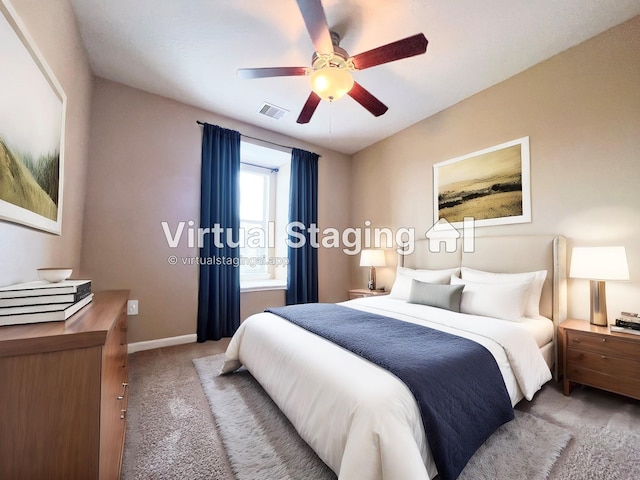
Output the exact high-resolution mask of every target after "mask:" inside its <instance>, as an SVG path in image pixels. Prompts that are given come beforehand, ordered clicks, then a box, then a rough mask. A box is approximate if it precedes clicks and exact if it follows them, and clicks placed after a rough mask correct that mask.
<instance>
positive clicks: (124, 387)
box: [118, 382, 129, 418]
mask: <svg viewBox="0 0 640 480" xmlns="http://www.w3.org/2000/svg"><path fill="white" fill-rule="evenodd" d="M128 386H129V384H128V383H125V382H122V394H121V395H119V396H118V400H124V391H125V390H126V389H127V387H128ZM120 418H122V417H120Z"/></svg>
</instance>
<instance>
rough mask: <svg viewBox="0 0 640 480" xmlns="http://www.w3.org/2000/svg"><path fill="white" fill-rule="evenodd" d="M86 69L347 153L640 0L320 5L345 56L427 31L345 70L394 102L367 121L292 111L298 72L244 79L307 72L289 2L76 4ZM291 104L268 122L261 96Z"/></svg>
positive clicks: (302, 88) (620, 17)
mask: <svg viewBox="0 0 640 480" xmlns="http://www.w3.org/2000/svg"><path fill="white" fill-rule="evenodd" d="M71 2H72V5H73V8H74V10H75V13H76V15H77V18H78V23H79V26H80V32H81V35H82V38H83V41H84V43H85V45H86V48H87V50H88V53H89V59H90V62H91V67H92V69H93V71H94V73H95V74H96V75H98V76H100V77H104V78H107V79H110V80H114V81H116V82H120V83H123V84H126V85H130V86H132V87H136V88H140V89H142V90H145V91H148V92H151V93H155V94H159V95H163V96H165V97H169V98H172V99H175V100H178V101H180V102H183V103H186V104H189V105H194V106H197V107H200V108H202V109H205V110H208V111H211V112H215V113H218V114H221V115H225V116H228V117H231V118H234V119H237V120H241V121H244V122H247V123H250V124H254V125H257V126H260V127H263V128H266V129H269V130H273V131H276V132H280V133H283V134H286V135H289V136H291V137H295V138H299V139H302V140H305V141H308V142H311V143H314V144H317V145H321V146H325V147H328V148H331V149H333V150H337V151H340V152H344V153H353V152H356V151H358V150H361V149H362V148H364V147H366V146H368V145H371V144H373V143H375V142H377V141H379V140H382V139H383V138H385V137H388V136H390V135H392V134H393V133H395V132H398V131H400V130H402V129H404V128H406V127H408V126H409V125H412V124H414V123H416V122H417V121H419V120H421V119H423V118H426V117H429V116H430V115H433V114H434V113H436V112H438V111H441V110H443V109H445V108H447V107H449V106H451V105H453V104H455V103H457V102H459V101H460V100H463V99H464V98H466V97H468V96H470V95H472V94H474V93H476V92H479V91H481V90H484V89H486V88H488V87H490V86H491V85H494V84H496V83H498V82H500V81H502V80H504V79H506V78H508V77H510V76H513V75H514V74H516V73H518V72H520V71H522V70H524V69H526V68H528V67H530V66H532V65H535V64H536V63H539V62H540V61H542V60H544V59H546V58H549V57H551V56H552V55H555V54H556V53H559V52H561V51H563V50H565V49H567V48H569V47H571V46H573V45H576V44H578V43H580V42H582V41H583V40H586V39H588V38H590V37H593V36H594V35H596V34H598V33H600V32H602V31H604V30H606V29H608V28H610V27H612V26H615V25H617V24H619V23H622V22H623V21H625V20H627V19H629V18H631V17H633V16H635V15H638V14H640V1H638V0H534V1H532V0H481V1H478V0H455V1H446V0H439V1H438V0H431V1H425V0H323V1H322V3H323V5H324V7H325V12H326V16H327V22H328V24H329V27H330V28H331V29H332V30H335V31H337V32H338V33H339V34H340V35H341V36H342V41H341V43H340V46H341V47H343V48H344V49H346V50H347V51H348V52H349V53H350V54H351V55H355V54H357V53H361V52H363V51H366V50H370V49H372V48H375V47H378V46H380V45H383V44H386V43H389V42H393V41H395V40H399V39H402V38H405V37H408V36H410V35H413V34H416V33H420V32H423V33H424V34H425V35H426V37H427V39H428V40H429V46H428V48H427V53H426V54H425V55H419V56H416V57H412V58H409V59H404V60H399V61H396V62H393V63H389V64H386V65H380V66H377V67H373V68H370V69H367V70H364V71H361V72H355V73H354V78H355V80H356V81H357V82H359V83H360V84H361V85H362V86H363V87H365V88H366V89H368V90H369V91H370V92H371V93H373V94H374V95H375V96H376V97H378V98H379V99H380V100H381V101H382V102H383V103H385V104H386V105H387V106H388V107H389V111H388V112H387V113H386V114H384V115H383V116H381V117H378V118H375V117H373V116H372V115H371V114H370V113H369V112H367V111H366V110H365V109H364V108H362V107H361V106H360V105H358V104H357V103H356V102H355V101H353V100H352V99H351V98H349V97H345V98H343V99H341V100H338V101H336V102H335V103H332V104H330V103H326V102H322V103H321V104H320V106H319V107H318V109H317V110H316V112H315V114H314V116H313V118H312V119H311V122H310V123H308V124H306V125H299V124H297V123H296V119H297V117H298V114H299V113H300V110H301V109H302V106H303V105H304V102H305V101H306V99H307V97H308V95H309V92H310V87H309V84H308V80H307V79H306V78H304V77H278V78H264V79H252V80H242V79H239V78H237V76H236V70H237V69H238V68H247V67H277V66H303V67H304V66H310V63H311V55H312V53H313V46H312V44H311V40H310V39H309V35H308V34H307V31H306V30H305V26H304V22H303V19H302V16H301V14H300V12H299V10H298V7H297V4H296V1H295V0H269V1H265V0H231V1H230V0H188V1H185V0H183V1H176V0H109V1H105V0H71ZM264 101H266V102H269V103H272V104H274V105H277V106H279V107H282V108H285V109H287V110H290V113H289V114H287V115H286V116H285V117H284V118H282V119H280V120H274V119H272V118H268V117H265V116H263V115H259V114H258V113H257V112H258V109H259V108H260V106H261V104H262V102H264Z"/></svg>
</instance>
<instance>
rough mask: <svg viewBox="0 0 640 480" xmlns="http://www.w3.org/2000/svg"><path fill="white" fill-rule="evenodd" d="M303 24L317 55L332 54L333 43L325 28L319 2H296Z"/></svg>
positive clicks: (316, 0)
mask: <svg viewBox="0 0 640 480" xmlns="http://www.w3.org/2000/svg"><path fill="white" fill-rule="evenodd" d="M297 2H298V8H299V9H300V13H302V18H303V19H304V24H305V25H306V26H307V31H308V32H309V36H310V37H311V42H312V43H313V48H315V50H316V52H318V53H333V42H332V41H331V34H330V33H329V27H328V26H327V17H326V16H325V14H324V8H322V2H321V1H320V0H297Z"/></svg>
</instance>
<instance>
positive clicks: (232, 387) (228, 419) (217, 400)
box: [193, 355, 571, 480]
mask: <svg viewBox="0 0 640 480" xmlns="http://www.w3.org/2000/svg"><path fill="white" fill-rule="evenodd" d="M223 358H224V356H223V355H213V356H210V357H204V358H198V359H195V360H194V361H193V363H194V364H195V367H196V370H197V372H198V376H199V377H200V382H201V383H202V387H203V389H204V392H205V394H206V396H207V399H208V401H209V405H210V407H211V412H212V414H213V417H214V419H215V422H216V425H217V426H218V429H219V431H220V436H221V438H222V442H223V444H224V446H225V449H226V452H227V455H228V457H229V461H230V463H231V468H232V469H233V471H234V473H235V475H236V478H237V479H238V480H276V479H278V480H286V479H289V480H298V479H299V480H302V479H305V480H306V479H314V480H329V479H335V478H336V475H335V474H334V473H333V472H332V471H331V470H330V469H329V468H328V467H327V466H326V465H325V464H324V463H323V462H322V460H320V459H319V458H318V456H317V455H316V454H315V453H314V452H313V450H311V448H310V447H309V446H308V445H307V444H306V443H305V442H304V441H303V440H302V439H301V438H300V436H299V435H298V434H297V432H296V431H295V429H294V428H293V426H292V425H291V423H290V422H289V421H288V420H287V418H286V417H285V416H284V415H283V414H282V413H281V412H280V410H279V409H278V407H277V406H276V405H275V404H274V403H273V401H272V400H271V399H270V398H269V396H268V395H267V394H266V393H265V391H264V390H263V389H262V387H261V386H260V385H259V384H258V382H256V380H255V379H254V378H253V377H252V376H251V375H250V374H249V373H248V372H247V371H246V370H240V371H238V372H236V373H234V374H231V375H225V376H218V372H219V371H220V367H221V365H222V362H223ZM515 414H516V418H515V420H514V421H512V422H509V423H507V424H506V425H503V426H502V427H501V428H500V429H498V430H497V431H496V433H495V434H494V435H492V436H491V437H490V438H489V439H488V440H487V441H486V442H485V443H484V445H482V446H481V447H480V449H479V450H478V451H477V452H476V454H475V455H474V456H473V457H472V458H471V460H470V461H469V463H468V464H467V466H466V468H465V469H464V471H463V472H462V474H461V475H460V477H459V478H460V480H483V479H487V480H489V479H491V480H496V479H516V478H517V479H523V478H526V479H528V480H543V479H546V478H547V476H548V474H549V471H550V470H551V468H552V467H553V464H554V463H555V461H556V459H557V458H558V455H560V452H561V451H562V449H563V448H564V447H565V446H566V445H567V443H568V441H569V439H570V437H571V435H570V433H569V432H568V431H567V430H565V429H564V428H562V427H559V426H557V425H554V424H552V423H550V422H547V421H545V420H542V419H540V418H537V417H535V416H533V415H530V414H528V413H524V412H520V411H516V412H515Z"/></svg>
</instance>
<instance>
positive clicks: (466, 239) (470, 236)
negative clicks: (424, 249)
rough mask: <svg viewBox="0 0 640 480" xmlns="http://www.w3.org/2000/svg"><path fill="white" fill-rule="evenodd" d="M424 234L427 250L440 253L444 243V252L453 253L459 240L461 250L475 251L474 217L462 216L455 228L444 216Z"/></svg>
mask: <svg viewBox="0 0 640 480" xmlns="http://www.w3.org/2000/svg"><path fill="white" fill-rule="evenodd" d="M424 236H425V237H426V238H427V239H428V240H429V251H430V252H431V253H441V252H442V248H443V245H444V251H445V252H446V253H454V252H455V251H456V250H457V249H458V247H459V244H460V242H462V251H463V252H465V253H471V252H474V251H475V219H474V218H473V217H464V219H463V220H462V222H461V225H460V226H459V227H458V228H456V227H454V226H453V225H452V224H451V223H449V222H448V221H447V219H445V218H441V219H440V220H438V221H437V222H436V223H435V224H434V225H433V226H432V227H431V228H430V229H429V230H427V233H425V234H424Z"/></svg>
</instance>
